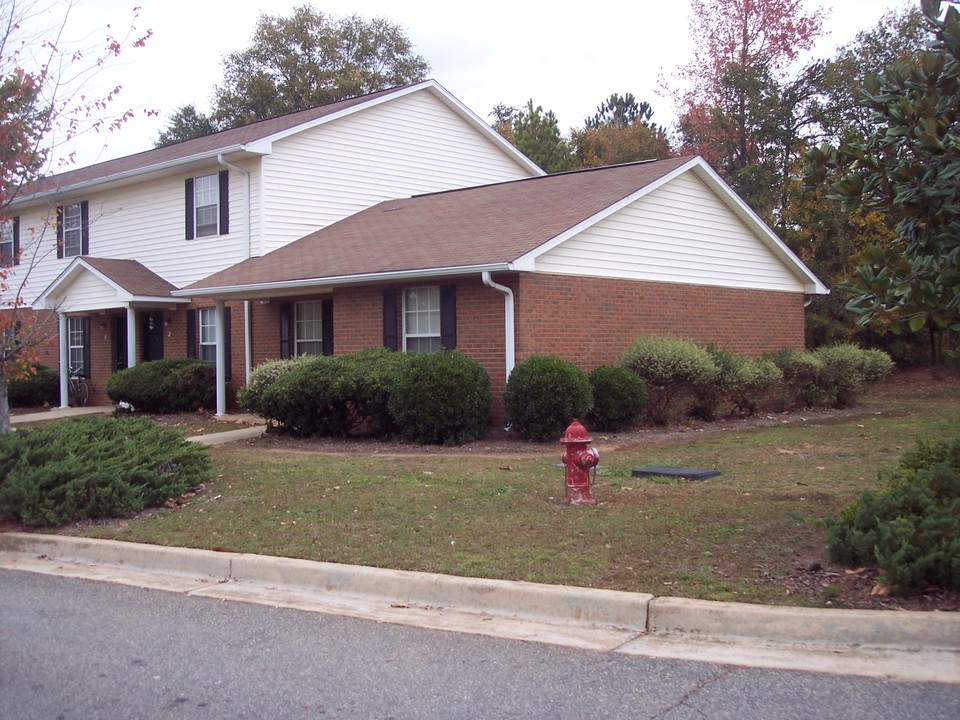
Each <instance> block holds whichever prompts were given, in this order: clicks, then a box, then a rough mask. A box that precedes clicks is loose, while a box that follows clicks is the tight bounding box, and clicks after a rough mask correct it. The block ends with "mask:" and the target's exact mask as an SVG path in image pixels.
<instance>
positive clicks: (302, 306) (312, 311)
mask: <svg viewBox="0 0 960 720" xmlns="http://www.w3.org/2000/svg"><path fill="white" fill-rule="evenodd" d="M294 315H295V322H294V328H295V330H294V354H296V355H323V302H322V301H320V300H310V301H307V302H298V303H297V304H296V309H295V311H294Z"/></svg>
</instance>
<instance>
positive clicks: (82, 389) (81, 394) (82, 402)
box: [77, 380, 90, 407]
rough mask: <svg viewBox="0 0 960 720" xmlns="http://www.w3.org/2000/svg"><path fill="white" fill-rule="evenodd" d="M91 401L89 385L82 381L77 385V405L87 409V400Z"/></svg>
mask: <svg viewBox="0 0 960 720" xmlns="http://www.w3.org/2000/svg"><path fill="white" fill-rule="evenodd" d="M89 399H90V388H89V387H87V384H86V383H85V382H83V380H81V381H80V382H79V383H77V405H78V406H79V407H86V405H87V400H89Z"/></svg>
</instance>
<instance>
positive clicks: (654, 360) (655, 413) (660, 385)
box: [619, 335, 720, 425]
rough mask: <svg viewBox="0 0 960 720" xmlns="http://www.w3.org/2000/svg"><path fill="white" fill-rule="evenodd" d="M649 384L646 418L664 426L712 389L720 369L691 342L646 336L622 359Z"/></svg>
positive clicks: (706, 354) (622, 361)
mask: <svg viewBox="0 0 960 720" xmlns="http://www.w3.org/2000/svg"><path fill="white" fill-rule="evenodd" d="M619 364H620V365H622V366H623V367H626V368H629V369H630V370H632V371H633V372H635V373H636V374H637V375H639V376H640V377H641V378H643V379H644V380H645V381H646V383H647V394H648V397H649V402H648V405H647V415H648V416H649V417H650V420H652V421H653V422H654V423H656V424H657V425H664V424H666V423H667V422H669V420H670V419H671V418H672V417H674V416H675V415H678V414H681V413H682V412H684V411H685V409H686V405H687V404H688V402H689V401H690V400H691V399H692V398H693V397H695V396H696V394H697V392H699V391H701V390H702V389H704V388H707V387H709V386H710V384H711V383H713V382H714V381H715V380H716V379H717V377H718V376H719V374H720V370H719V368H717V366H716V363H714V361H713V359H712V358H711V357H710V353H708V352H707V351H706V349H704V348H703V347H701V346H700V345H698V344H697V343H695V342H692V341H690V340H680V339H679V338H674V337H663V336H657V335H646V336H641V337H638V338H637V339H636V340H634V342H633V344H632V345H631V346H630V347H629V348H627V349H626V350H625V351H624V353H623V355H621V357H620V363H619Z"/></svg>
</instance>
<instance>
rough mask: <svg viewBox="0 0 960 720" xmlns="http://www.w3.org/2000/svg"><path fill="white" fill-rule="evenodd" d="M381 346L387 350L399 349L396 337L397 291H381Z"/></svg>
mask: <svg viewBox="0 0 960 720" xmlns="http://www.w3.org/2000/svg"><path fill="white" fill-rule="evenodd" d="M383 346H384V347H385V348H387V349H388V350H398V349H399V348H400V338H398V337H397V291H396V290H384V291H383Z"/></svg>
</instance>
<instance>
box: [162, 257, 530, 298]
mask: <svg viewBox="0 0 960 720" xmlns="http://www.w3.org/2000/svg"><path fill="white" fill-rule="evenodd" d="M515 269H516V268H514V267H513V264H512V263H496V264H491V265H466V266H461V267H441V268H426V269H423V270H398V271H395V272H382V273H362V274H359V275H338V276H334V277H326V278H304V279H301V280H279V281H277V282H268V283H251V284H248V285H221V286H219V287H212V288H202V289H198V290H191V289H190V288H185V289H183V290H174V291H173V293H172V294H173V296H174V297H184V298H191V297H225V296H227V295H235V296H237V297H239V298H241V299H242V298H245V297H269V296H270V295H271V294H272V293H273V294H291V293H296V292H302V291H304V290H308V289H311V288H318V287H333V286H335V285H361V284H369V283H376V282H397V281H402V280H428V279H431V278H440V277H449V276H450V275H474V274H477V275H479V274H481V273H483V272H484V271H486V272H504V271H507V270H515Z"/></svg>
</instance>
